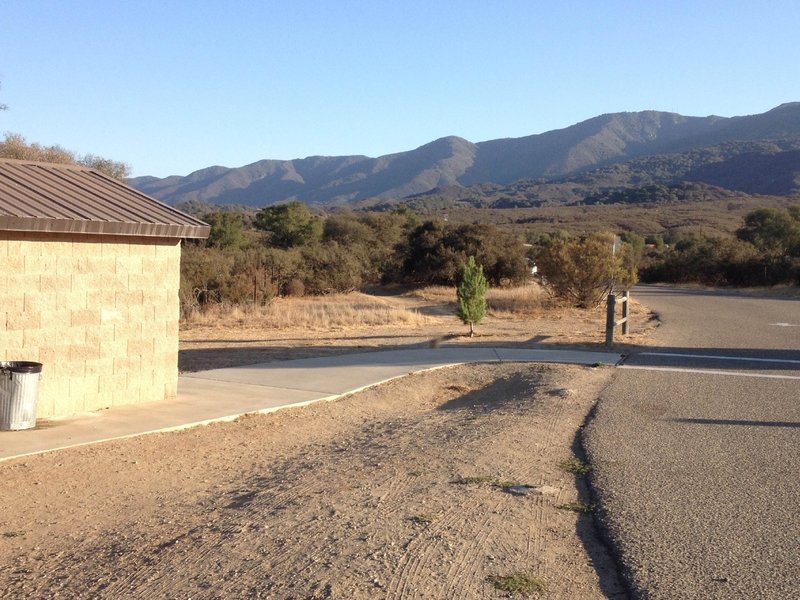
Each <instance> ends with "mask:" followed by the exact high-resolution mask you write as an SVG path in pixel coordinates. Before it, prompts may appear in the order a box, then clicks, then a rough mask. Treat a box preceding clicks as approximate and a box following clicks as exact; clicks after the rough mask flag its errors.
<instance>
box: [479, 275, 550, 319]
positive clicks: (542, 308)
mask: <svg viewBox="0 0 800 600" xmlns="http://www.w3.org/2000/svg"><path fill="white" fill-rule="evenodd" d="M486 301H487V303H488V304H489V313H490V314H491V315H492V316H494V317H498V318H500V319H506V318H508V319H511V318H516V317H533V316H539V315H542V314H544V313H546V312H548V311H551V310H553V309H554V308H556V304H555V302H554V300H553V298H552V296H550V294H548V293H547V292H546V291H545V289H544V288H543V287H542V286H541V285H539V284H538V283H531V284H529V285H525V286H521V287H513V288H489V291H488V292H487V294H486Z"/></svg>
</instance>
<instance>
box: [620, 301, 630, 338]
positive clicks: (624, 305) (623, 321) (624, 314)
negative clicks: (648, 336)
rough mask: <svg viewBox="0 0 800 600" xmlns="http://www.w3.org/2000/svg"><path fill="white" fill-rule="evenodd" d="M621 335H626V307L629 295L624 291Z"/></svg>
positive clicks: (628, 302)
mask: <svg viewBox="0 0 800 600" xmlns="http://www.w3.org/2000/svg"><path fill="white" fill-rule="evenodd" d="M622 297H623V298H624V300H623V301H622V335H628V306H629V305H630V299H631V293H630V292H629V291H627V290H626V291H625V293H624V294H623V296H622Z"/></svg>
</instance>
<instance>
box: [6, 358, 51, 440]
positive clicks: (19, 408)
mask: <svg viewBox="0 0 800 600" xmlns="http://www.w3.org/2000/svg"><path fill="white" fill-rule="evenodd" d="M41 378H42V363H38V362H27V361H9V362H4V361H0V430H3V431H9V430H17V429H30V428H31V427H36V404H37V403H38V401H39V380H40V379H41Z"/></svg>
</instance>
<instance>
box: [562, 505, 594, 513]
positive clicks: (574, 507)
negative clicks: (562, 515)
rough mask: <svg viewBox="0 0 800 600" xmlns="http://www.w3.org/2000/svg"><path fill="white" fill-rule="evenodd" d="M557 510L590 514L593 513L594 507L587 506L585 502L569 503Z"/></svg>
mask: <svg viewBox="0 0 800 600" xmlns="http://www.w3.org/2000/svg"><path fill="white" fill-rule="evenodd" d="M556 508H559V509H561V510H571V511H572V512H576V513H588V512H592V510H593V509H594V507H593V506H592V505H591V504H586V503H585V502H567V503H565V504H560V505H558V506H557V507H556Z"/></svg>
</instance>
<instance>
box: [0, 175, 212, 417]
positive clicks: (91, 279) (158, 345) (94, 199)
mask: <svg viewBox="0 0 800 600" xmlns="http://www.w3.org/2000/svg"><path fill="white" fill-rule="evenodd" d="M208 233H209V227H208V226H207V225H206V224H205V223H203V222H202V221H199V220H197V219H195V218H193V217H191V216H189V215H186V214H184V213H182V212H180V211H178V210H176V209H174V208H172V207H170V206H167V205H165V204H162V203H160V202H158V201H157V200H154V199H152V198H150V197H148V196H146V195H144V194H141V193H140V192H138V191H136V190H134V189H132V188H129V187H127V186H126V185H124V184H123V183H121V182H119V181H116V180H114V179H111V178H109V177H106V176H105V175H103V174H101V173H99V172H97V171H93V170H90V169H87V168H84V167H78V166H72V165H55V164H45V163H34V162H26V161H17V160H0V361H11V360H27V361H36V362H40V363H42V364H43V365H44V368H43V377H42V382H41V385H40V392H39V406H38V410H37V417H42V418H43V417H59V416H67V415H72V414H76V413H81V412H87V411H94V410H98V409H102V408H107V407H111V406H117V405H121V404H134V403H140V402H150V401H156V400H164V399H170V398H173V397H175V395H176V393H177V383H178V320H179V303H178V290H179V286H180V255H181V245H180V242H181V240H182V239H184V238H205V237H207V236H208Z"/></svg>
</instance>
